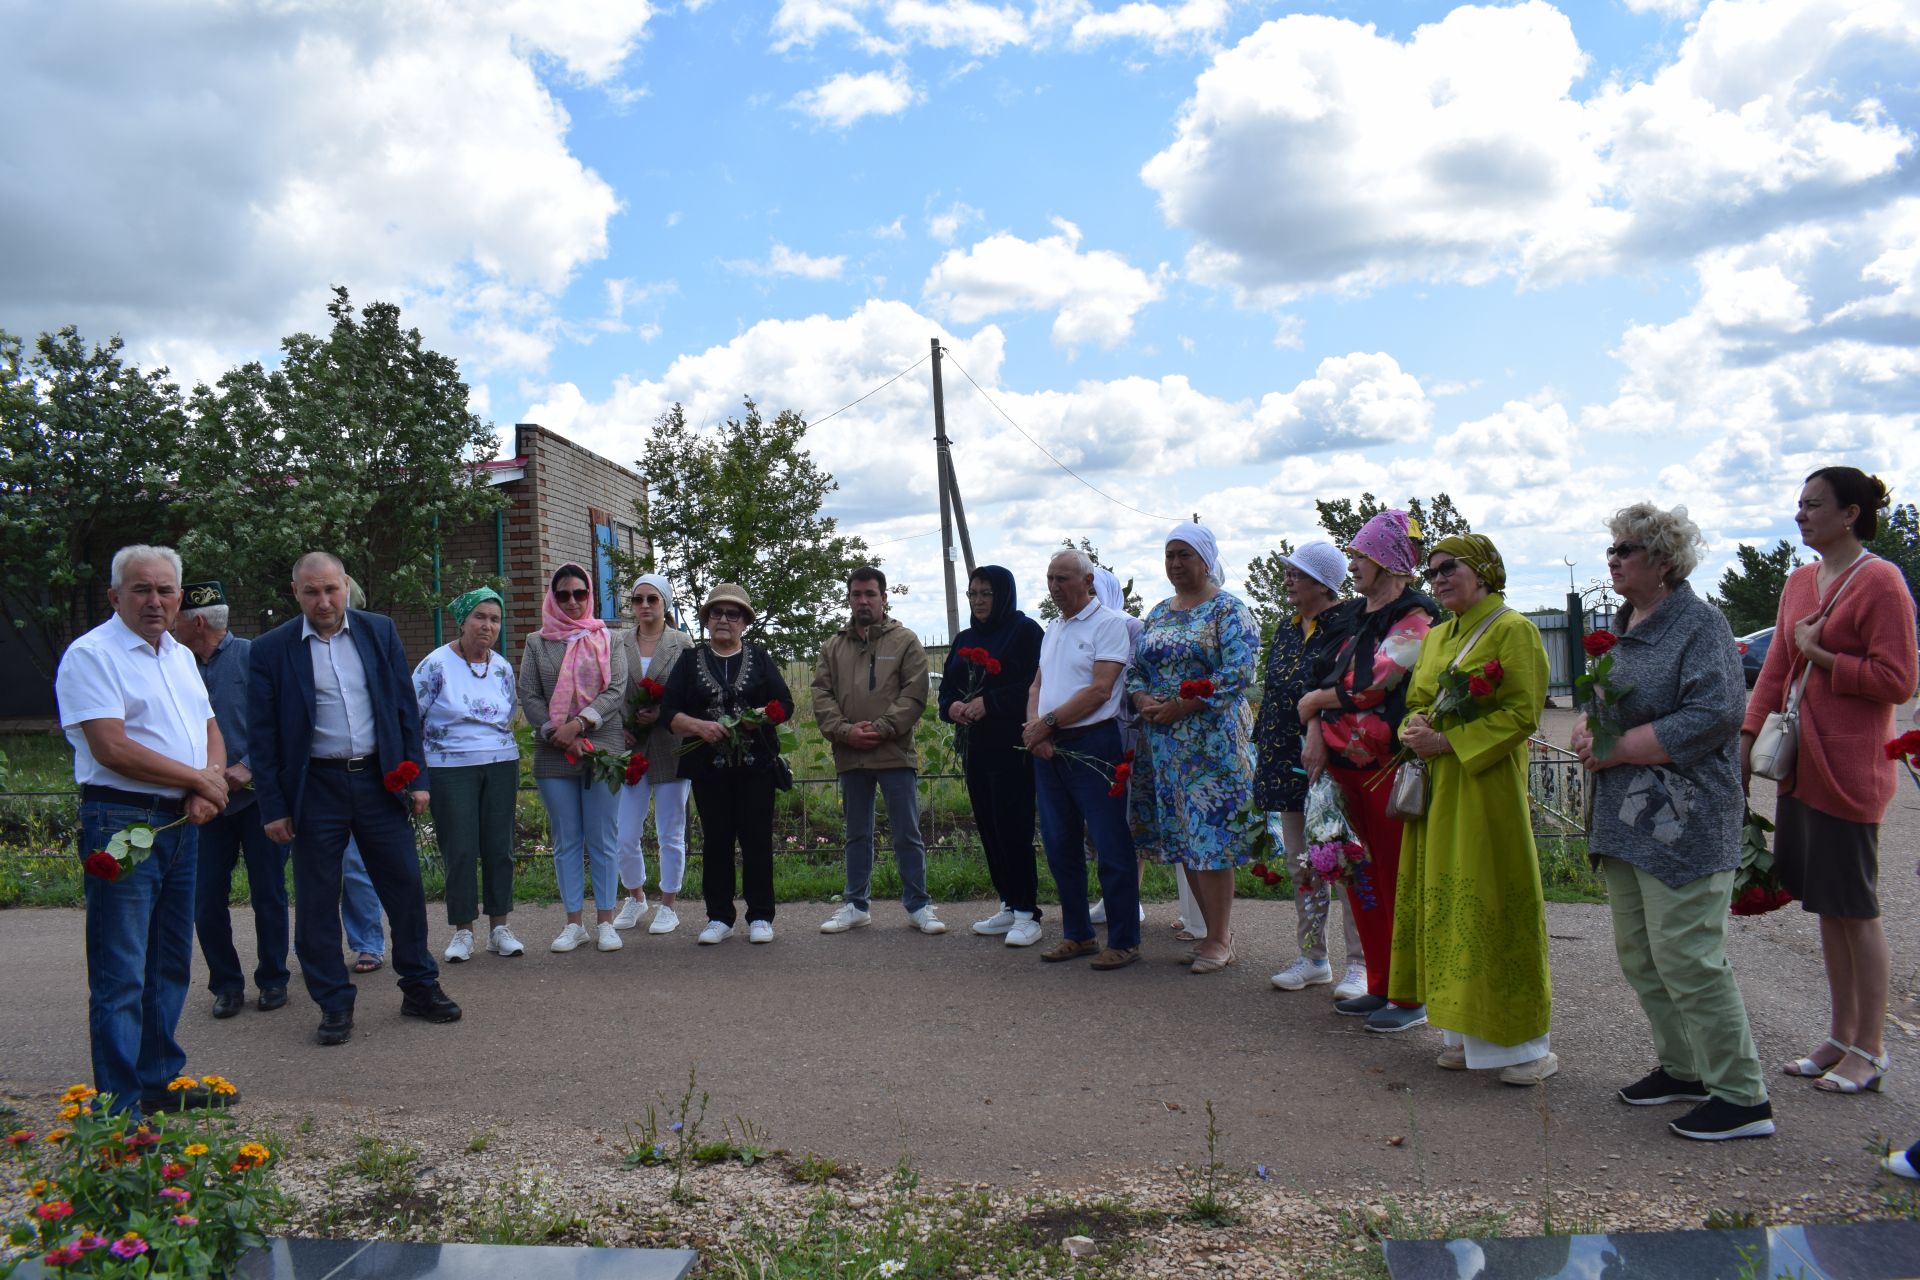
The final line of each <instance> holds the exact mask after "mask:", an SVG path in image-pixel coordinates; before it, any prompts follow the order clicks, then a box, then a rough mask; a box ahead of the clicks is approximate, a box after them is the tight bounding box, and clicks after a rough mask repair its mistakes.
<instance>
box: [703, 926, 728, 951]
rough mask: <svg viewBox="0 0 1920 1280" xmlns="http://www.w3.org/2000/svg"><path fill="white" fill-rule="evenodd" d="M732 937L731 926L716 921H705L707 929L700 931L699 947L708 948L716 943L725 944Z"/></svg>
mask: <svg viewBox="0 0 1920 1280" xmlns="http://www.w3.org/2000/svg"><path fill="white" fill-rule="evenodd" d="M732 936H733V926H732V925H730V924H722V923H720V921H718V920H709V921H707V927H706V928H704V929H702V930H701V931H700V945H701V946H703V947H710V946H712V945H713V944H714V943H716V942H725V941H726V940H727V939H728V938H731V937H732Z"/></svg>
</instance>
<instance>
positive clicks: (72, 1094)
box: [60, 1084, 100, 1102]
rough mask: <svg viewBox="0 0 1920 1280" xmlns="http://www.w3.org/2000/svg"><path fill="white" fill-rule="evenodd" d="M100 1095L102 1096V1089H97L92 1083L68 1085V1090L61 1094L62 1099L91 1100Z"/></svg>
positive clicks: (74, 1100) (72, 1100) (64, 1100)
mask: <svg viewBox="0 0 1920 1280" xmlns="http://www.w3.org/2000/svg"><path fill="white" fill-rule="evenodd" d="M99 1096H100V1091H99V1090H98V1089H95V1088H94V1087H93V1086H92V1085H87V1084H75V1085H69V1086H67V1091H66V1092H65V1093H63V1094H61V1095H60V1101H62V1102H89V1101H91V1100H93V1099H94V1098H97V1097H99Z"/></svg>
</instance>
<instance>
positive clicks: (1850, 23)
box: [1142, 0, 1920, 303]
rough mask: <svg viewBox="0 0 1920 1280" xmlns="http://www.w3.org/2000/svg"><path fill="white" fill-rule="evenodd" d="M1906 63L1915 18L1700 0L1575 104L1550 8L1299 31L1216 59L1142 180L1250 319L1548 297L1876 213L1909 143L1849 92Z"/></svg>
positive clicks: (1568, 35)
mask: <svg viewBox="0 0 1920 1280" xmlns="http://www.w3.org/2000/svg"><path fill="white" fill-rule="evenodd" d="M1917 48H1920V10H1915V9H1913V8H1912V7H1911V6H1904V7H1903V6H1899V5H1860V4H1856V3H1851V2H1850V0H1765V2H1763V0H1715V2H1714V3H1712V4H1710V5H1709V6H1708V7H1707V9H1706V11H1705V12H1704V13H1703V14H1702V15H1701V17H1700V19H1699V20H1698V22H1697V23H1696V24H1695V25H1694V26H1693V28H1692V30H1691V31H1690V32H1689V34H1688V35H1687V37H1686V39H1685V40H1684V42H1683V43H1682V44H1681V46H1680V48H1679V50H1678V52H1677V53H1676V55H1675V56H1674V59H1673V61H1672V62H1670V63H1668V64H1667V65H1665V66H1663V67H1660V68H1659V69H1658V70H1656V71H1655V72H1654V73H1653V74H1652V75H1651V77H1649V78H1647V79H1643V80H1638V81H1632V82H1628V81H1624V80H1622V81H1615V82H1611V83H1608V84H1606V85H1604V86H1601V87H1600V88H1599V89H1598V90H1597V91H1596V92H1594V93H1593V94H1592V95H1591V96H1590V97H1589V98H1588V99H1587V100H1585V101H1581V100H1579V99H1577V98H1576V97H1575V96H1574V88H1575V86H1576V85H1577V84H1578V83H1579V82H1580V81H1581V80H1582V79H1583V78H1584V77H1585V76H1586V74H1587V71H1588V59H1587V55H1586V54H1585V52H1584V51H1583V50H1582V49H1581V48H1580V46H1579V43H1578V41H1577V40H1576V39H1575V36H1574V31H1573V27H1572V24H1571V23H1570V22H1569V20H1568V18H1567V17H1566V15H1565V14H1563V13H1561V12H1560V11H1559V10H1557V9H1554V8H1553V7H1551V6H1550V5H1547V4H1546V3H1544V2H1543V0H1528V2H1527V3H1522V4H1518V5H1514V6H1511V7H1507V8H1498V9H1494V8H1476V7H1464V8H1459V9H1455V10H1454V11H1453V12H1452V13H1450V14H1448V15H1447V16H1446V17H1445V18H1444V19H1442V20H1441V21H1439V22H1437V23H1431V24H1428V25H1425V26H1422V27H1420V28H1418V29H1417V30H1415V31H1414V33H1413V34H1412V35H1411V36H1410V37H1409V38H1408V39H1406V40H1404V41H1402V40H1398V39H1395V38H1392V37H1391V36H1386V35H1382V34H1380V33H1379V32H1377V31H1376V30H1375V29H1374V28H1373V27H1372V26H1370V25H1368V26H1361V25H1359V24H1356V23H1353V22H1349V21H1345V20H1340V19H1334V18H1329V17H1322V16H1313V15H1297V14H1296V15H1292V16H1289V17H1285V18H1281V19H1278V20H1276V21H1272V22H1269V23H1267V24H1265V25H1264V26H1262V27H1261V28H1260V29H1259V30H1257V31H1255V32H1254V33H1252V34H1251V35H1249V36H1248V37H1247V38H1246V39H1244V40H1242V41H1241V42H1240V43H1239V44H1238V45H1236V46H1234V47H1233V48H1232V49H1229V50H1227V51H1225V52H1223V53H1221V54H1220V55H1219V56H1218V57H1216V58H1215V59H1214V62H1213V64H1212V65H1211V66H1210V67H1209V68H1208V70H1207V71H1205V72H1204V73H1203V74H1202V75H1201V76H1200V77H1199V80H1198V82H1197V85H1196V90H1195V93H1194V96H1193V98H1192V99H1191V100H1190V101H1189V102H1188V103H1187V104H1186V106H1185V107H1184V108H1183V110H1182V112H1181V116H1180V119H1179V124H1178V133H1177V136H1176V138H1175V140H1174V141H1173V143H1172V144H1171V145H1170V146H1168V147H1167V148H1166V149H1164V150H1163V151H1161V152H1160V153H1159V154H1158V155H1156V156H1154V157H1153V158H1152V159H1151V160H1149V161H1148V163H1147V164H1146V166H1145V167H1144V168H1143V170H1142V176H1143V178H1144V179H1145V180H1146V182H1147V183H1148V184H1149V185H1150V186H1152V187H1153V188H1154V189H1155V190H1156V191H1157V192H1158V193H1159V197H1160V203H1161V210H1162V213H1163V214H1164V216H1165V217H1166V218H1167V220H1168V221H1169V222H1171V223H1173V224H1175V225H1177V226H1181V227H1184V228H1187V229H1188V230H1190V231H1192V232H1193V233H1194V234H1195V235H1196V236H1197V237H1198V240H1197V243H1196V244H1195V246H1194V247H1193V249H1192V251H1191V252H1190V255H1189V263H1188V266H1189V274H1191V275H1193V276H1194V277H1195V278H1197V279H1202V280H1208V281H1212V282H1215V283H1221V284H1227V285H1231V286H1233V287H1235V288H1236V289H1238V290H1240V291H1241V292H1242V293H1243V295H1245V296H1246V297H1249V298H1251V299H1254V300H1259V301H1265V302H1269V303H1270V302H1274V301H1284V300H1286V299H1288V298H1290V297H1294V296H1297V295H1298V294H1300V293H1302V292H1306V291H1309V290H1313V289H1321V288H1332V289H1343V290H1363V289H1368V288H1372V287H1374V286H1377V285H1380V284H1383V283H1386V282H1389V281H1393V280H1402V279H1417V280H1451V281H1463V282H1466V283H1469V284H1477V283H1484V282H1486V281H1488V280H1491V279H1493V278H1494V277H1496V276H1499V275H1502V274H1511V275H1513V276H1515V277H1517V278H1519V279H1521V280H1522V281H1524V282H1534V283H1538V282H1546V281H1551V280H1555V279H1558V278H1562V277H1565V276H1570V275H1577V274H1584V273H1588V272H1593V271H1600V270H1607V269H1614V268H1619V267H1622V266H1625V265H1629V264H1632V263H1635V262H1643V261H1646V260H1649V259H1656V260H1662V259H1671V258H1673V257H1676V256H1685V255H1687V254H1690V253H1692V252H1696V251H1699V250H1701V249H1706V248H1710V247H1713V246H1715V245H1719V244H1734V243H1740V242H1742V241H1745V240H1748V239H1751V238H1753V237H1754V236H1756V235H1760V234H1764V233H1765V232H1766V231H1767V230H1768V229H1770V228H1773V227H1779V226H1786V225H1791V224H1792V223H1793V222H1795V221H1798V220H1800V219H1803V218H1805V217H1807V216H1809V215H1810V214H1811V213H1812V212H1814V211H1816V210H1819V209H1821V208H1823V207H1827V206H1830V205H1831V203H1832V201H1833V200H1835V199H1836V198H1837V197H1839V196H1840V195H1841V194H1843V193H1844V194H1846V195H1847V196H1848V197H1849V198H1850V199H1854V200H1866V201H1872V200H1876V199H1878V200H1885V199H1887V198H1890V196H1891V195H1892V194H1893V192H1894V187H1893V179H1894V176H1895V175H1896V172H1897V170H1898V168H1899V165H1900V164H1901V162H1902V160H1903V159H1904V158H1905V157H1907V156H1908V155H1910V154H1911V151H1912V149H1913V145H1914V139H1913V137H1912V135H1911V134H1910V133H1908V132H1906V131H1905V130H1903V129H1902V128H1900V127H1899V126H1898V125H1897V124H1895V123H1894V122H1892V121H1890V120H1888V119H1886V118H1885V116H1884V112H1883V109H1882V108H1881V107H1880V106H1879V104H1878V103H1877V101H1875V100H1874V98H1873V97H1872V94H1871V93H1870V92H1869V90H1868V89H1867V88H1866V87H1862V86H1867V85H1871V84H1872V83H1873V77H1874V75H1875V74H1877V73H1878V71H1879V70H1880V69H1883V68H1884V70H1885V73H1886V75H1887V77H1889V78H1892V77H1895V76H1898V75H1901V74H1903V73H1902V72H1900V71H1898V70H1896V69H1897V68H1902V67H1905V66H1908V65H1910V64H1911V61H1912V58H1913V53H1914V50H1915V49H1917Z"/></svg>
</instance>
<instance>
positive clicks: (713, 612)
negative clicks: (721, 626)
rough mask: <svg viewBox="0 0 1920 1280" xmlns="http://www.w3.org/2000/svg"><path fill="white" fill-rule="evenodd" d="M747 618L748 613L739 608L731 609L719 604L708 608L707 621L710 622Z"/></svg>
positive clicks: (738, 620) (743, 620)
mask: <svg viewBox="0 0 1920 1280" xmlns="http://www.w3.org/2000/svg"><path fill="white" fill-rule="evenodd" d="M746 620H747V615H746V614H744V613H742V612H740V610H738V609H729V608H726V607H725V606H720V605H717V606H715V607H714V608H711V609H709V610H707V621H709V622H745V621H746Z"/></svg>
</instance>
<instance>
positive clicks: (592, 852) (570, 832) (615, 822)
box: [534, 778, 620, 913]
mask: <svg viewBox="0 0 1920 1280" xmlns="http://www.w3.org/2000/svg"><path fill="white" fill-rule="evenodd" d="M534 786H535V787H536V788H538V789H539V792H540V803H541V804H543V805H545V806H546V808H547V834H548V835H550V836H552V837H553V878H554V880H555V881H556V882H557V883H558V884H559V886H560V905H561V906H562V907H564V908H566V910H567V911H568V912H569V913H571V912H575V911H578V910H580V909H581V908H582V907H583V906H584V905H585V904H586V899H587V868H586V863H585V861H583V858H586V859H591V860H592V862H593V905H594V908H595V909H596V910H599V911H611V910H613V908H614V906H615V904H616V901H617V899H618V896H619V892H620V797H618V796H616V795H615V794H614V793H613V792H611V791H609V790H607V784H606V783H604V782H598V781H589V782H587V784H586V785H585V786H582V785H581V780H580V779H579V778H535V779H534Z"/></svg>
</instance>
